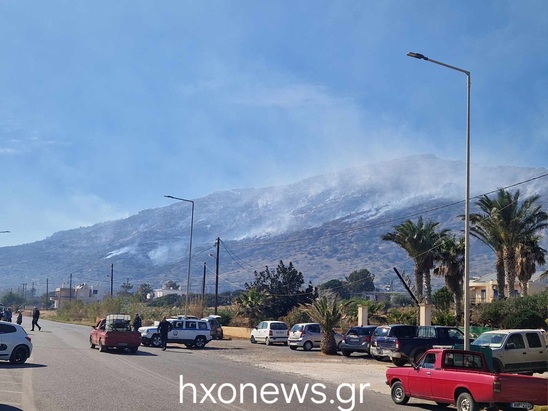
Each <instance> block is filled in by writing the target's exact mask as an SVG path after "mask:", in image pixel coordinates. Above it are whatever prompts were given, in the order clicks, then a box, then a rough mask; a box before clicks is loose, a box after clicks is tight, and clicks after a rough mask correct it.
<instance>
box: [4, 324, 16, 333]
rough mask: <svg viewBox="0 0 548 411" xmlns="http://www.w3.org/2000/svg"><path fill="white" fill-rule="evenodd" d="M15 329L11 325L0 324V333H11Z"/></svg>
mask: <svg viewBox="0 0 548 411" xmlns="http://www.w3.org/2000/svg"><path fill="white" fill-rule="evenodd" d="M16 331H17V329H16V328H15V327H14V326H13V325H9V324H0V334H11V333H14V332H16Z"/></svg>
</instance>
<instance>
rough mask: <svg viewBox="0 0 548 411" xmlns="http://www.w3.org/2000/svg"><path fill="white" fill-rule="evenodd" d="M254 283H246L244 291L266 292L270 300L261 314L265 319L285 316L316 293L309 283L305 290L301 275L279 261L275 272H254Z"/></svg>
mask: <svg viewBox="0 0 548 411" xmlns="http://www.w3.org/2000/svg"><path fill="white" fill-rule="evenodd" d="M254 275H255V281H254V282H253V283H250V284H248V283H246V284H245V288H246V290H250V289H255V290H257V291H263V292H268V294H269V295H270V298H269V299H268V302H267V303H268V305H267V306H266V307H265V309H264V312H263V314H264V315H265V316H266V317H267V318H280V317H283V316H284V315H286V314H287V313H288V312H289V311H290V310H291V309H292V308H293V307H295V306H297V305H299V304H307V303H308V302H310V301H312V300H313V299H314V298H315V295H316V291H315V290H314V287H312V284H311V283H309V285H308V287H307V288H306V289H302V288H301V287H302V286H303V284H304V277H303V273H301V272H300V271H297V269H296V268H295V267H294V266H293V263H291V262H290V263H289V265H288V266H286V265H285V264H284V262H283V261H281V260H280V262H279V264H278V266H277V267H276V270H275V271H272V270H270V269H269V268H268V266H267V267H266V268H265V270H264V271H260V272H257V271H255V273H254Z"/></svg>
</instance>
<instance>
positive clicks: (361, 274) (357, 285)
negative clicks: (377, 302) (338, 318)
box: [346, 268, 375, 295]
mask: <svg viewBox="0 0 548 411" xmlns="http://www.w3.org/2000/svg"><path fill="white" fill-rule="evenodd" d="M374 280H375V275H374V274H371V273H370V272H369V270H367V269H365V268H362V269H361V270H357V271H352V272H351V273H350V275H349V276H348V277H346V288H347V290H348V292H349V294H350V295H357V294H358V295H359V294H361V293H363V292H366V291H375V284H374Z"/></svg>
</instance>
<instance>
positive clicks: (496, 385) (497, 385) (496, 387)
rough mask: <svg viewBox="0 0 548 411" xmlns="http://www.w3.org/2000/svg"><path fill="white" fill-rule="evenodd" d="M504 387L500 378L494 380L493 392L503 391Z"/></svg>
mask: <svg viewBox="0 0 548 411" xmlns="http://www.w3.org/2000/svg"><path fill="white" fill-rule="evenodd" d="M501 390H502V387H501V384H500V380H499V379H498V378H497V379H495V381H493V392H501Z"/></svg>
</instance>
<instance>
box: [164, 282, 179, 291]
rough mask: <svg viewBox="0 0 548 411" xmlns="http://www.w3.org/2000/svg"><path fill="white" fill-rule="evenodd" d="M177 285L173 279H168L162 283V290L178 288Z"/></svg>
mask: <svg viewBox="0 0 548 411" xmlns="http://www.w3.org/2000/svg"><path fill="white" fill-rule="evenodd" d="M179 287H180V286H179V284H177V283H176V282H175V281H173V280H168V281H166V282H165V283H164V290H178V289H179Z"/></svg>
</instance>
